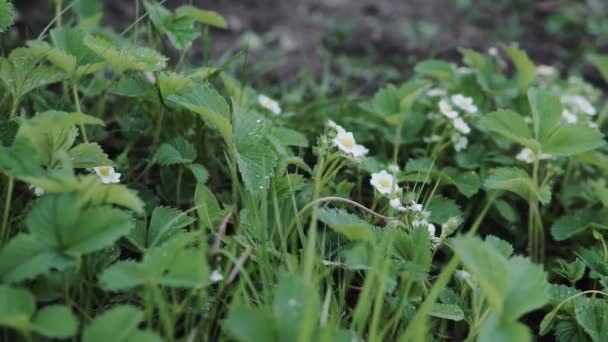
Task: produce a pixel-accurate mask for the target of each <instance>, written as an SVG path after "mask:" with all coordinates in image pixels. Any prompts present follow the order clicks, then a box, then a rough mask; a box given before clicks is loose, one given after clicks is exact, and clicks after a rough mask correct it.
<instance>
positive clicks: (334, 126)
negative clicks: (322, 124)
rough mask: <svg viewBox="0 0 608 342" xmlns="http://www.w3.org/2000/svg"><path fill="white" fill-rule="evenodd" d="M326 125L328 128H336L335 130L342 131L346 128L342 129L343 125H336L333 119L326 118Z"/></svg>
mask: <svg viewBox="0 0 608 342" xmlns="http://www.w3.org/2000/svg"><path fill="white" fill-rule="evenodd" d="M327 125H328V126H329V127H330V128H333V129H334V130H336V132H344V131H346V130H345V129H344V127H342V126H340V125H338V124H337V123H336V122H335V121H333V120H327Z"/></svg>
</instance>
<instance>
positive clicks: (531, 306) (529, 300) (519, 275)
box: [501, 256, 549, 321]
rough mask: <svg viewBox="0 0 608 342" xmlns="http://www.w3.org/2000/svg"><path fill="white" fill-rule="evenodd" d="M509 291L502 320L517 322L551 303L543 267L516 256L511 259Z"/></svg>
mask: <svg viewBox="0 0 608 342" xmlns="http://www.w3.org/2000/svg"><path fill="white" fill-rule="evenodd" d="M509 275H510V280H509V289H508V291H507V295H506V297H505V300H504V309H503V313H502V316H501V319H502V320H503V321H504V320H507V321H508V320H516V319H518V318H519V317H520V316H522V315H524V314H526V313H528V312H530V311H532V310H535V309H538V308H541V307H542V306H543V305H545V304H546V303H547V302H548V301H549V283H548V282H547V273H546V272H545V271H544V270H543V267H542V266H541V265H536V264H533V263H532V262H531V261H530V260H529V259H527V258H524V257H521V256H515V257H513V258H511V259H509Z"/></svg>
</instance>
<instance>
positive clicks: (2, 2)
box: [0, 0, 15, 33]
mask: <svg viewBox="0 0 608 342" xmlns="http://www.w3.org/2000/svg"><path fill="white" fill-rule="evenodd" d="M14 20H15V8H14V7H13V4H12V3H11V2H10V1H9V0H0V33H1V32H4V31H6V29H8V28H9V27H11V26H12V25H13V22H14Z"/></svg>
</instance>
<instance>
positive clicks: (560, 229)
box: [551, 208, 608, 241]
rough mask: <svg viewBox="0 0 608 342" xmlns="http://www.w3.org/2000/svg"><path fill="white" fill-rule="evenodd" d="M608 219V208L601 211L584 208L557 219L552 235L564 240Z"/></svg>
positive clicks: (552, 227) (552, 228)
mask: <svg viewBox="0 0 608 342" xmlns="http://www.w3.org/2000/svg"><path fill="white" fill-rule="evenodd" d="M607 220H608V209H603V210H600V211H597V210H594V209H591V208H584V209H579V210H577V211H575V212H573V213H571V214H568V215H565V216H562V217H560V218H559V219H557V221H555V222H554V223H553V225H552V226H551V235H552V236H553V238H554V239H555V240H557V241H563V240H567V239H569V238H571V237H572V236H574V235H576V234H579V233H581V232H583V231H585V230H587V228H589V227H590V226H591V225H593V224H594V223H597V224H605V222H607Z"/></svg>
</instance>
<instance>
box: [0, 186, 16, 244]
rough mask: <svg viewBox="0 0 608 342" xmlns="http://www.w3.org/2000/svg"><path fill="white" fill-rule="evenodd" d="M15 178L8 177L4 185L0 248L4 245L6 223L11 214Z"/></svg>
mask: <svg viewBox="0 0 608 342" xmlns="http://www.w3.org/2000/svg"><path fill="white" fill-rule="evenodd" d="M14 186H15V178H13V177H9V178H8V182H7V185H6V198H5V199H4V212H3V214H2V228H1V229H0V246H2V245H3V244H4V237H5V235H6V233H7V230H8V221H9V217H10V213H11V202H12V200H13V188H14Z"/></svg>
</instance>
